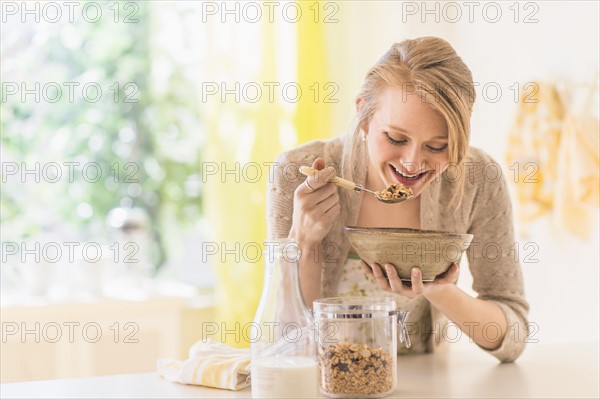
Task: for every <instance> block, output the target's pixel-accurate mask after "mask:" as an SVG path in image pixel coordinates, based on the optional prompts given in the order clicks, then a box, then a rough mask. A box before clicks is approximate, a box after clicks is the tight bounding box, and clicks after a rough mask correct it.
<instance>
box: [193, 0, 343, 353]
mask: <svg viewBox="0 0 600 399" xmlns="http://www.w3.org/2000/svg"><path fill="white" fill-rule="evenodd" d="M311 3H312V2H311ZM298 4H299V5H300V6H301V7H302V9H303V14H304V15H307V16H308V14H307V12H308V10H307V9H306V7H308V6H310V4H306V3H304V4H302V2H299V3H298ZM305 12H306V13H305ZM277 29H278V27H277V25H276V24H273V23H269V22H268V21H267V22H265V23H263V24H262V26H261V32H260V36H261V39H260V42H261V45H262V59H261V64H262V66H261V69H260V73H259V76H257V77H256V78H255V79H256V81H257V82H273V81H278V80H277V77H278V76H281V75H280V74H278V73H277V72H278V71H277V69H276V64H277V63H276V56H277V49H276V37H277V34H278V32H277ZM297 29H298V35H297V43H295V45H296V56H297V60H298V61H297V65H296V66H297V73H298V76H297V81H296V82H295V83H297V85H298V86H299V87H300V88H301V90H302V97H301V98H300V99H299V100H298V101H297V103H296V104H295V106H296V107H295V112H289V111H287V112H286V107H287V108H289V104H283V103H282V101H281V99H280V97H281V96H279V95H278V96H277V97H278V100H276V101H269V98H268V96H267V95H263V96H262V97H261V99H260V101H258V102H257V103H256V104H236V103H235V102H228V101H226V102H224V103H218V104H217V105H214V104H213V107H214V108H210V110H209V112H208V113H209V120H208V121H207V122H208V126H207V128H208V132H207V133H208V137H209V138H208V142H207V145H206V146H205V151H204V157H203V162H204V163H203V165H210V167H211V168H215V167H217V168H218V169H219V172H221V171H222V170H223V166H222V165H225V167H227V169H228V170H229V171H233V172H231V173H230V174H226V175H224V176H221V174H218V175H217V176H216V177H215V176H210V178H208V179H207V182H206V185H205V190H204V200H205V208H204V209H205V214H206V217H207V219H208V222H209V224H210V226H211V232H210V236H209V237H208V240H209V241H211V244H212V245H214V246H215V247H213V248H217V250H218V255H215V256H213V257H212V258H211V260H212V261H213V264H214V265H215V269H216V275H217V287H216V295H217V312H216V314H217V320H216V321H217V322H218V324H219V330H220V334H219V335H218V336H217V337H216V338H217V339H220V340H221V341H223V342H225V343H226V344H229V345H231V346H234V347H248V346H249V342H248V340H247V339H248V337H246V336H245V335H244V334H245V333H247V332H248V331H249V330H248V328H244V327H245V326H247V325H248V323H250V322H251V321H252V318H253V316H254V313H255V311H256V307H257V305H258V301H259V297H260V293H261V290H262V282H263V271H264V262H263V258H262V254H261V253H258V254H257V247H258V246H260V247H261V248H263V247H264V245H263V243H264V240H265V239H266V220H265V218H266V208H265V205H266V204H265V194H266V184H267V181H268V180H267V179H268V167H267V166H265V165H264V163H265V162H273V161H274V160H275V158H276V157H277V155H278V154H279V153H280V152H282V151H283V150H286V149H289V148H283V146H282V144H281V139H280V136H281V134H280V129H281V126H282V125H283V124H285V123H286V121H287V123H288V125H289V124H291V123H293V126H294V128H295V130H296V133H297V139H296V140H291V141H290V142H288V141H286V146H289V145H295V144H298V143H300V142H305V141H309V140H312V139H315V138H322V137H324V136H327V135H329V134H330V132H329V126H330V120H329V119H330V114H329V113H328V112H329V110H328V108H327V107H323V104H322V103H321V102H320V101H322V100H320V99H319V98H318V97H316V95H317V94H318V96H320V98H321V99H322V98H323V97H324V93H323V90H324V86H325V85H326V83H327V69H326V65H325V56H326V53H325V44H324V42H325V40H324V30H323V27H322V25H321V24H315V23H314V21H313V20H311V18H302V19H301V21H300V22H299V23H298V26H297ZM239 39H240V40H243V39H244V38H243V37H240V38H239ZM213 40H216V38H214V37H213V38H211V39H210V41H213ZM291 44H292V45H293V43H291ZM286 47H287V48H289V47H290V46H289V44H286ZM292 48H293V46H292ZM212 52H213V51H212V50H211V51H210V53H212ZM229 57H230V54H227V60H225V61H223V60H221V62H218V60H217V61H216V62H215V63H214V64H213V65H212V69H213V73H215V74H218V73H220V72H219V71H216V70H215V68H218V65H228V66H229V67H230V68H231V65H235V68H240V69H243V68H245V67H246V65H244V60H243V59H240V58H229ZM215 65H216V66H215ZM279 72H280V71H279ZM233 74H235V71H233ZM230 80H232V81H236V80H239V79H238V76H231V79H230ZM315 83H316V84H317V85H319V86H318V87H317V86H314V85H315ZM311 86H312V89H311ZM279 87H281V86H279ZM317 89H318V90H319V91H320V92H318V93H315V90H317ZM331 91H332V89H331V88H329V92H331ZM315 99H316V100H319V101H314V100H315ZM223 129H227V130H228V129H233V133H231V134H229V132H225V134H224V132H223ZM236 164H237V167H238V170H236V169H235V168H236ZM251 164H252V165H253V166H252V167H250V166H249V165H251ZM257 167H258V169H259V170H261V173H262V176H261V178H260V180H258V181H254V178H255V176H256V173H254V172H255V170H257ZM244 168H246V169H244ZM244 170H245V171H246V172H247V173H244ZM238 171H239V175H240V179H239V182H235V181H234V177H235V174H236V173H238ZM251 172H252V173H251ZM227 251H229V252H227ZM257 256H258V258H257ZM257 259H258V261H256V260H257ZM213 338H215V337H214V336H213Z"/></svg>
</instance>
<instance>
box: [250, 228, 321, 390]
mask: <svg viewBox="0 0 600 399" xmlns="http://www.w3.org/2000/svg"><path fill="white" fill-rule="evenodd" d="M266 244H267V250H265V251H264V257H265V276H264V283H263V292H262V296H261V299H260V303H259V305H258V309H257V311H256V315H255V317H254V321H253V323H252V328H251V334H250V335H251V337H250V342H251V354H252V355H251V356H252V358H251V379H252V397H253V398H318V397H321V396H320V394H319V371H318V362H317V340H316V331H315V328H314V326H313V320H312V315H311V313H310V310H309V309H308V308H307V307H306V305H305V303H304V299H303V297H302V291H301V290H300V279H299V276H298V260H299V256H300V251H299V248H298V245H297V244H296V242H294V241H293V240H290V239H284V240H278V241H269V242H267V243H266Z"/></svg>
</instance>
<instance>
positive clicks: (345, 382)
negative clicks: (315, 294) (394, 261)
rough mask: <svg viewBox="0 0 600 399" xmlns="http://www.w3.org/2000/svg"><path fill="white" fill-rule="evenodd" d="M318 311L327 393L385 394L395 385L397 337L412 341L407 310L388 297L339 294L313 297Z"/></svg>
mask: <svg viewBox="0 0 600 399" xmlns="http://www.w3.org/2000/svg"><path fill="white" fill-rule="evenodd" d="M313 313H314V320H315V323H316V326H317V330H318V359H319V373H320V388H321V392H322V393H323V394H324V395H326V396H328V397H330V398H350V397H352V398H357V397H360V398H380V397H384V396H387V395H389V394H390V393H391V392H393V391H394V389H395V388H396V383H397V381H396V380H397V339H398V340H399V341H400V342H401V343H402V342H403V343H404V344H405V345H406V346H407V347H410V340H409V339H408V333H407V331H406V325H405V320H406V317H407V316H408V311H401V310H396V302H395V301H394V300H393V299H389V298H376V297H337V298H325V299H321V300H316V301H314V302H313ZM398 326H399V327H400V334H398V330H397V327H398ZM396 337H398V338H396Z"/></svg>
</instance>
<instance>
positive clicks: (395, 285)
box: [385, 263, 410, 293]
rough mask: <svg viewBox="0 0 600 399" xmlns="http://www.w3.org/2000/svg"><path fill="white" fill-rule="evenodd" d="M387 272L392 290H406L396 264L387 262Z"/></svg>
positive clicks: (397, 291)
mask: <svg viewBox="0 0 600 399" xmlns="http://www.w3.org/2000/svg"><path fill="white" fill-rule="evenodd" d="M385 272H386V273H387V276H388V280H389V283H390V287H392V290H393V291H394V292H396V293H401V292H404V291H405V290H406V289H405V288H404V286H403V285H402V280H400V276H398V270H396V268H395V267H394V265H392V264H391V263H386V264H385ZM409 291H410V290H409Z"/></svg>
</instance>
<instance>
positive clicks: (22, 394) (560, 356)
mask: <svg viewBox="0 0 600 399" xmlns="http://www.w3.org/2000/svg"><path fill="white" fill-rule="evenodd" d="M473 345H474V344H470V345H469V346H467V347H465V345H464V344H462V343H459V344H456V346H455V347H453V348H452V350H451V351H450V352H447V353H436V354H424V355H413V356H399V357H398V387H397V388H396V391H395V392H394V393H392V395H390V396H389V397H390V398H407V397H411V398H418V397H429V398H468V397H477V398H484V397H519V398H548V397H552V398H557V397H568V398H572V397H577V398H591V397H594V398H597V397H599V394H600V392H599V384H598V371H599V369H598V342H594V343H585V344H584V343H580V344H561V345H544V344H540V343H530V344H528V345H527V348H526V350H525V352H524V353H523V356H521V357H520V358H519V360H518V361H517V362H516V363H510V364H500V363H498V360H496V359H495V358H493V357H492V356H490V355H489V354H488V353H486V352H483V351H481V350H479V349H478V348H476V347H474V346H473ZM0 397H2V398H61V399H62V398H92V397H94V398H101V397H103V398H250V397H251V391H250V389H244V390H242V391H237V392H233V391H226V390H219V389H211V388H204V387H198V386H189V385H188V386H186V385H179V384H176V383H171V382H168V381H166V380H164V379H162V378H161V377H159V376H158V375H157V374H156V373H146V374H128V375H116V376H107V377H94V378H80V379H71V380H51V381H37V382H21V383H14V384H2V385H0Z"/></svg>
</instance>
